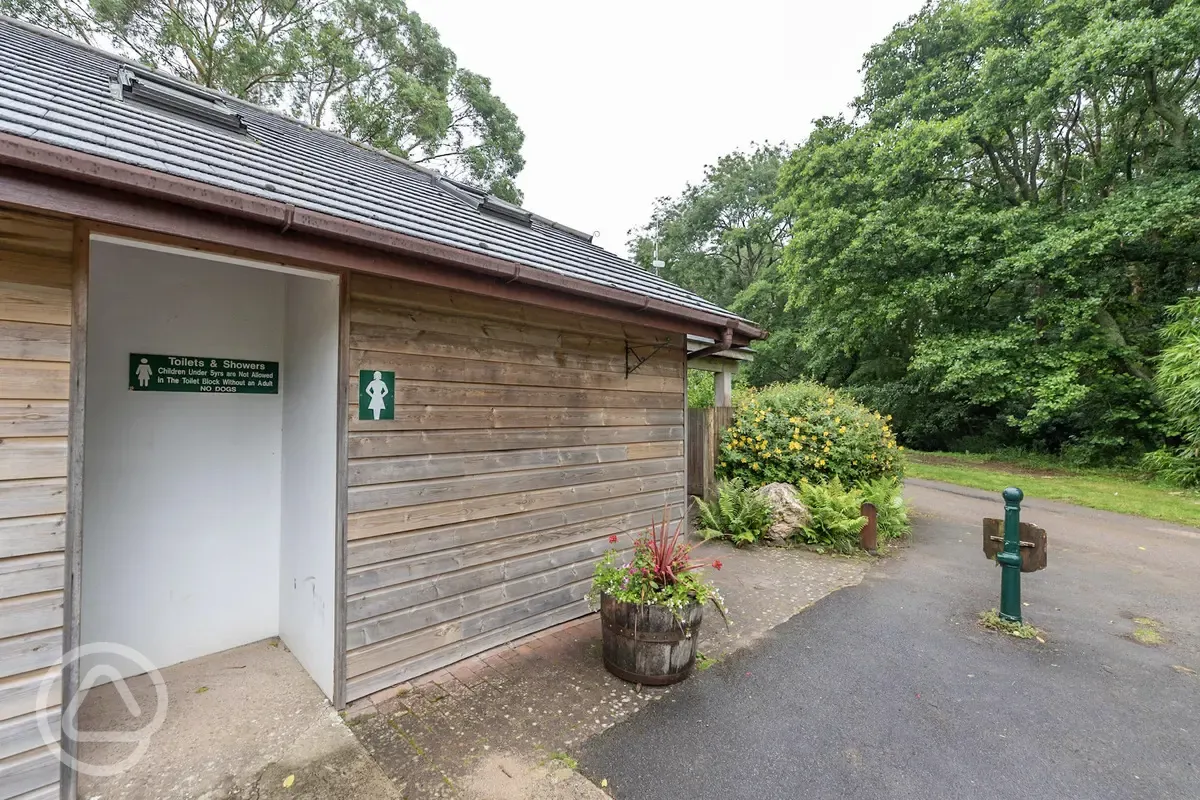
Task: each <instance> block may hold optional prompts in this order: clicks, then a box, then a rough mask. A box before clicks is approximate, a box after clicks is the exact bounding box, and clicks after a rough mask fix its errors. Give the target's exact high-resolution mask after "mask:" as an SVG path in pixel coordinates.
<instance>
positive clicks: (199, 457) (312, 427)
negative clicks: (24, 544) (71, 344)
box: [80, 240, 339, 697]
mask: <svg viewBox="0 0 1200 800" xmlns="http://www.w3.org/2000/svg"><path fill="white" fill-rule="evenodd" d="M88 303H89V321H88V323H89V324H88V332H87V336H88V348H89V350H88V365H87V379H88V384H87V398H86V402H87V414H86V426H87V427H86V431H85V437H84V491H83V494H84V498H83V506H84V510H83V520H84V534H83V536H82V542H83V570H82V576H83V578H82V584H83V596H82V612H81V621H80V643H81V644H89V643H93V642H102V641H110V642H118V643H120V644H124V645H127V646H130V647H133V648H135V649H136V650H138V651H140V652H141V653H143V654H144V655H145V656H147V657H148V658H149V659H150V661H151V662H153V663H154V664H155V665H156V666H159V667H165V666H168V665H170V664H175V663H178V662H180V661H186V660H189V659H192V658H196V657H199V656H202V655H206V654H208V653H213V652H217V651H220V650H225V649H228V648H231V647H236V646H238V645H241V644H245V643H247V642H253V641H257V640H259V639H264V638H267V637H270V636H274V635H279V636H280V637H281V638H282V639H283V640H284V642H285V643H286V644H287V645H288V648H289V649H290V650H291V651H292V652H293V654H294V655H295V656H296V658H297V660H298V661H300V663H301V664H302V665H304V667H305V669H306V670H308V672H309V673H310V674H311V675H312V676H313V678H314V680H315V681H316V682H317V684H318V686H320V688H321V690H322V691H323V692H325V694H326V695H327V696H329V697H332V696H333V689H334V686H333V681H334V653H335V633H334V631H335V627H334V625H335V619H334V612H335V608H336V602H337V601H336V588H335V585H336V584H335V574H336V573H335V570H336V555H337V546H338V545H337V520H336V507H337V500H336V498H337V475H338V473H337V452H338V451H337V436H338V408H337V397H338V378H339V374H338V372H339V371H338V332H339V325H338V315H339V292H338V284H337V281H336V280H334V279H328V278H321V279H317V278H314V277H308V276H305V275H300V274H297V273H296V271H295V270H288V269H284V270H280V269H276V268H272V267H269V266H267V265H263V268H261V269H259V268H255V267H253V266H247V265H245V264H240V263H227V262H226V261H223V260H219V259H218V260H214V259H207V258H202V257H195V256H191V255H187V254H182V253H179V252H176V251H169V250H165V249H163V248H153V247H131V246H127V245H123V244H116V243H113V242H111V241H104V240H93V242H92V249H91V274H90V287H89V298H88ZM131 352H145V353H158V354H167V355H184V356H208V357H230V358H244V359H248V360H250V359H253V360H267V361H279V362H280V384H281V386H280V393H279V394H277V395H252V394H241V395H236V394H235V395H218V394H198V393H197V394H191V393H165V392H131V391H129V389H128V385H127V384H128V369H129V368H128V358H129V353H131ZM109 663H111V662H109ZM113 666H116V667H117V668H118V669H124V670H125V671H127V672H128V673H132V672H136V671H138V670H137V668H136V666H135V665H132V664H129V665H127V666H125V667H123V668H122V667H121V665H119V664H115V665H113ZM87 671H88V665H87V664H83V665H81V673H82V674H86V673H87Z"/></svg>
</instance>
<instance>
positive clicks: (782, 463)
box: [717, 381, 904, 486]
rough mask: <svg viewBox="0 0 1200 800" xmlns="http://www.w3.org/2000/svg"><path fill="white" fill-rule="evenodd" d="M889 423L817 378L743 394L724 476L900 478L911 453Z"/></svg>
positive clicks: (724, 451)
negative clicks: (907, 453) (899, 443)
mask: <svg viewBox="0 0 1200 800" xmlns="http://www.w3.org/2000/svg"><path fill="white" fill-rule="evenodd" d="M889 419H890V417H883V416H881V415H880V414H879V413H878V412H874V411H871V410H870V409H868V408H866V407H865V406H862V405H859V404H858V403H857V402H855V401H853V400H851V399H850V398H848V397H846V396H844V395H841V394H838V393H837V392H834V391H832V390H830V389H828V388H827V387H825V386H822V385H820V384H819V383H814V382H811V381H795V382H792V383H784V384H775V385H772V386H767V387H765V388H763V389H744V390H741V391H739V392H737V393H735V395H734V418H733V424H732V425H731V426H730V427H729V428H728V429H726V431H725V433H724V434H723V436H722V440H721V454H720V458H719V459H718V465H717V474H718V476H719V477H721V478H726V479H729V478H742V479H743V480H745V481H746V482H747V483H748V484H750V485H761V484H766V483H775V482H782V483H790V484H793V485H797V486H798V485H800V484H802V483H807V482H810V481H811V482H813V483H824V482H826V481H828V480H831V479H832V478H839V479H840V480H841V481H842V483H844V484H845V485H847V486H854V485H857V484H860V483H864V482H867V481H872V480H875V479H877V478H885V477H886V478H899V477H900V476H901V473H902V472H903V463H904V459H903V456H902V455H901V451H902V450H903V449H904V448H902V447H897V445H896V436H895V434H894V433H893V432H892V429H891V426H890V425H889V424H888V421H889Z"/></svg>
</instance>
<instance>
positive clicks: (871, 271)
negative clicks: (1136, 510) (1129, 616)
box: [781, 0, 1200, 457]
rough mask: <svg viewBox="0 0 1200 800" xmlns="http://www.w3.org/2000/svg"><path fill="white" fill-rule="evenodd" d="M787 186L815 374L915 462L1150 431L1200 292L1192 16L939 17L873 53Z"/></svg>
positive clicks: (791, 263) (1101, 4)
mask: <svg viewBox="0 0 1200 800" xmlns="http://www.w3.org/2000/svg"><path fill="white" fill-rule="evenodd" d="M863 72H864V85H863V92H862V95H861V97H860V98H859V99H858V101H857V108H856V110H857V116H856V118H855V119H854V120H851V121H847V120H844V119H827V120H823V121H821V122H820V123H819V125H818V128H817V130H816V132H815V133H814V134H813V135H812V136H811V137H810V139H809V141H808V142H807V143H805V145H804V146H803V147H801V148H799V149H798V150H797V152H796V153H795V154H794V155H793V157H792V159H791V160H790V162H789V163H788V165H787V167H786V168H785V169H784V171H783V175H782V179H781V191H782V194H783V197H784V206H785V208H786V209H787V211H788V213H790V214H792V215H793V216H794V217H795V220H796V226H795V229H794V232H793V236H792V239H791V242H790V244H789V248H788V252H787V255H786V267H785V269H786V272H787V275H788V278H789V281H790V287H791V301H792V304H793V306H794V307H795V308H796V309H798V310H800V312H801V314H802V317H803V319H804V322H805V324H804V326H803V335H802V338H801V341H802V344H803V346H804V348H805V350H806V351H807V352H809V353H811V354H812V360H811V361H810V363H809V365H808V366H809V369H810V370H811V371H812V372H814V373H816V374H818V375H819V376H821V377H822V378H824V379H826V380H828V381H830V382H832V383H835V384H845V385H847V386H850V387H855V388H856V390H857V391H858V392H859V393H860V394H861V395H863V396H866V397H869V398H870V399H871V401H872V402H874V403H876V404H877V405H879V406H882V407H885V408H888V409H889V410H892V412H893V413H894V414H895V415H896V416H897V418H898V420H899V422H900V425H901V426H902V429H903V430H904V431H905V435H906V437H907V438H909V439H910V440H911V441H913V442H915V443H917V444H919V445H922V446H927V447H946V446H955V445H962V444H963V443H964V442H965V443H970V442H971V441H975V442H977V443H978V446H980V447H987V446H995V445H996V444H1020V445H1025V446H1035V447H1041V448H1046V449H1050V450H1055V451H1057V450H1060V449H1062V448H1066V447H1069V448H1075V449H1077V450H1078V451H1079V452H1080V453H1081V454H1083V455H1085V456H1090V457H1106V456H1112V455H1119V454H1122V453H1127V452H1129V451H1131V450H1138V449H1141V448H1143V447H1145V446H1147V445H1150V444H1153V443H1154V442H1156V441H1157V440H1158V438H1159V437H1160V436H1161V420H1160V418H1159V405H1158V401H1157V398H1156V395H1155V392H1154V385H1153V382H1152V375H1151V370H1150V366H1149V360H1148V359H1149V356H1151V355H1152V354H1153V352H1154V349H1155V347H1156V341H1157V340H1156V337H1155V329H1156V328H1157V326H1158V325H1160V324H1161V322H1162V316H1163V309H1164V306H1165V305H1166V304H1168V303H1172V302H1175V301H1176V300H1177V299H1178V298H1179V297H1181V296H1182V295H1184V294H1185V293H1187V292H1189V291H1194V290H1195V288H1196V286H1197V283H1198V282H1200V265H1198V258H1200V242H1198V240H1197V233H1198V232H1200V217H1198V216H1197V215H1198V213H1200V171H1198V166H1200V148H1198V145H1197V139H1198V137H1200V121H1198V119H1197V112H1198V110H1200V103H1198V101H1200V93H1198V92H1197V81H1198V80H1200V3H1198V2H1197V1H1196V0H1178V1H1176V2H1170V0H1162V1H1160V2H1145V0H1142V1H1141V2H1134V1H1133V0H1099V1H1097V0H944V2H940V3H931V4H930V5H927V6H926V7H925V8H924V9H923V10H922V11H921V12H920V13H918V14H917V15H915V16H914V17H912V18H911V19H910V20H908V21H907V22H906V23H904V24H902V25H900V26H898V27H897V28H896V29H895V30H894V31H893V32H892V34H891V35H890V36H888V37H887V38H886V39H885V40H884V41H883V42H881V43H880V44H878V45H876V46H875V47H874V48H872V50H871V51H870V52H869V53H868V54H867V56H866V60H865V64H864V69H863Z"/></svg>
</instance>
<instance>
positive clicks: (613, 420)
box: [350, 405, 683, 431]
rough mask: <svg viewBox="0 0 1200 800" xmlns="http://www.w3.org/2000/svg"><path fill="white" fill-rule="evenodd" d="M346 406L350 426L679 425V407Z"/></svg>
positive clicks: (453, 427) (434, 428)
mask: <svg viewBox="0 0 1200 800" xmlns="http://www.w3.org/2000/svg"><path fill="white" fill-rule="evenodd" d="M357 408H358V407H357V406H353V407H351V409H350V415H351V419H350V429H351V430H352V431H359V430H401V431H403V430H470V429H473V428H547V427H559V426H572V427H605V426H609V425H614V426H620V425H682V424H683V411H682V410H679V409H669V408H651V409H642V408H489V407H486V406H465V407H447V406H399V405H398V406H396V409H395V415H394V416H395V419H394V420H383V421H379V422H376V421H374V420H363V421H360V420H359V419H357V416H358V413H357Z"/></svg>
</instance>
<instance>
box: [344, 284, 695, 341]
mask: <svg viewBox="0 0 1200 800" xmlns="http://www.w3.org/2000/svg"><path fill="white" fill-rule="evenodd" d="M350 296H351V298H353V299H354V300H356V301H364V300H365V301H367V302H368V303H375V304H378V303H388V304H396V305H400V306H406V307H417V308H420V309H423V310H427V311H434V312H437V313H440V314H446V315H450V316H453V317H461V318H469V319H475V320H494V321H497V322H500V323H503V324H504V325H506V326H508V327H510V328H511V327H522V328H546V329H550V330H552V331H563V332H567V333H585V334H591V335H594V336H601V337H607V338H615V339H622V340H629V341H631V342H660V341H664V340H669V341H671V342H672V343H673V344H675V345H678V346H680V347H682V345H683V337H682V336H681V335H679V334H666V333H663V332H662V331H657V330H652V329H650V328H642V327H638V326H636V325H626V324H620V323H615V322H612V321H611V320H608V319H605V318H602V317H589V316H585V315H582V314H568V313H565V312H562V311H554V310H551V309H546V308H540V307H537V306H531V305H525V304H522V303H514V302H511V301H507V300H500V299H497V298H494V297H487V296H484V295H475V294H467V293H465V292H456V291H453V290H450V289H439V288H436V287H432V286H421V285H418V284H414V283H406V282H402V281H396V280H391V279H389V278H377V277H373V276H370V275H360V274H355V275H352V276H351V278H350ZM355 305H356V306H357V305H360V303H359V302H356V303H355ZM351 319H353V317H352V318H351ZM360 319H361V315H360Z"/></svg>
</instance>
